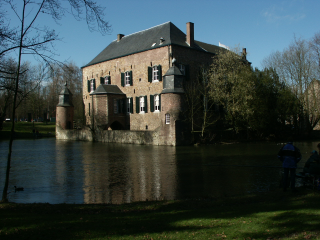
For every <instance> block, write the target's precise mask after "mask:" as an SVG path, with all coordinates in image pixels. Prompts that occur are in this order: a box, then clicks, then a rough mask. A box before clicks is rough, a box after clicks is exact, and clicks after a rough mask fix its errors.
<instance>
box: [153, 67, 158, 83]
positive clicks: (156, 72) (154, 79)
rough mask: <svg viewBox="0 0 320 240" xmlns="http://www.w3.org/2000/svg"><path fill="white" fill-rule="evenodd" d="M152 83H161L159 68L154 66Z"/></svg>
mask: <svg viewBox="0 0 320 240" xmlns="http://www.w3.org/2000/svg"><path fill="white" fill-rule="evenodd" d="M152 81H153V82H155V81H159V72H158V67H157V66H154V67H153V68H152Z"/></svg>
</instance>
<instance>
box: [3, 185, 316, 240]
mask: <svg viewBox="0 0 320 240" xmlns="http://www.w3.org/2000/svg"><path fill="white" fill-rule="evenodd" d="M299 190H300V191H299V192H298V193H291V192H285V193H284V192H282V191H280V189H279V190H278V191H275V192H271V193H267V194H258V195H248V196H238V197H232V198H225V199H193V200H181V201H159V202H141V203H131V204H123V205H107V204H97V205H89V204H88V205H77V204H74V205H73V204H71V205H69V204H57V205H50V204H13V203H2V204H0V239H1V240H5V239H10V240H11V239H46V240H47V239H320V194H319V192H313V191H311V190H307V189H299Z"/></svg>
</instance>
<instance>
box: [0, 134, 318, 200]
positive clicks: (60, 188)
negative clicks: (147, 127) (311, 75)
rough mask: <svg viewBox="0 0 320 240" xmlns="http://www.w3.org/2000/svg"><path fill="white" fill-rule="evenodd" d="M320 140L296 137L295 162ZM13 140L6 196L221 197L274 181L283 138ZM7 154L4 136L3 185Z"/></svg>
mask: <svg viewBox="0 0 320 240" xmlns="http://www.w3.org/2000/svg"><path fill="white" fill-rule="evenodd" d="M317 143H318V142H296V143H295V145H296V146H297V147H298V148H300V150H301V153H302V156H303V158H302V160H301V161H300V163H299V165H298V166H299V168H302V167H303V166H304V163H305V161H306V160H307V158H308V157H309V155H310V154H309V153H310V152H311V150H314V149H316V145H317ZM13 146H14V148H13V153H12V165H11V172H10V185H9V192H10V193H9V194H8V198H9V201H10V202H16V203H51V204H58V203H114V204H121V203H130V202H136V201H152V200H173V199H184V198H203V197H210V198H219V197H223V196H235V195H240V194H246V193H255V192H267V191H271V190H273V189H275V188H278V187H279V180H280V174H281V170H282V169H281V163H280V161H279V160H278V159H277V157H276V155H277V153H278V150H279V149H280V147H281V143H268V142H263V143H239V144H226V145H203V146H179V147H172V146H149V145H133V144H111V143H99V142H76V141H62V140H56V139H52V138H50V139H36V140H15V141H14V145H13ZM7 154H8V141H2V142H0V184H1V185H0V186H1V190H2V189H3V185H4V177H5V168H6V158H7ZM300 170H301V169H300ZM298 171H299V170H298ZM14 186H18V187H24V191H21V192H15V191H14Z"/></svg>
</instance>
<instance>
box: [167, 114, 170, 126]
mask: <svg viewBox="0 0 320 240" xmlns="http://www.w3.org/2000/svg"><path fill="white" fill-rule="evenodd" d="M166 124H170V114H168V113H167V114H166Z"/></svg>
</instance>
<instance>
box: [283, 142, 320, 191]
mask: <svg viewBox="0 0 320 240" xmlns="http://www.w3.org/2000/svg"><path fill="white" fill-rule="evenodd" d="M317 148H318V151H319V152H320V143H319V144H318V145H317ZM278 158H279V159H280V161H281V162H282V167H283V183H282V186H283V191H287V188H288V185H289V184H290V187H291V190H292V191H296V188H295V179H296V169H297V163H298V162H299V161H300V160H301V153H300V150H299V149H298V148H297V147H296V146H294V145H293V142H291V141H289V142H288V143H287V144H286V145H284V146H283V147H282V148H281V149H280V151H279V153H278ZM303 173H308V174H313V175H320V156H319V154H318V152H317V151H316V150H313V151H312V152H311V156H310V158H309V159H308V160H307V162H306V163H305V166H304V168H303Z"/></svg>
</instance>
